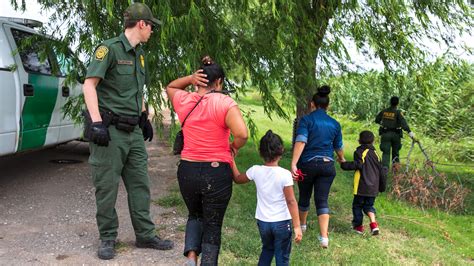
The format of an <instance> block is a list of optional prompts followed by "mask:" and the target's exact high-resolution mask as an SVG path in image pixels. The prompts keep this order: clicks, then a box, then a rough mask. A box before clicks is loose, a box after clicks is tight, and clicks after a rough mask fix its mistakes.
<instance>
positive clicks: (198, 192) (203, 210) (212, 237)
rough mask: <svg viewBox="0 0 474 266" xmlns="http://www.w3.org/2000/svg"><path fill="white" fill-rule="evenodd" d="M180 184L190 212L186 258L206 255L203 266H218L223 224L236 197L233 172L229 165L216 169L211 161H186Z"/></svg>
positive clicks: (179, 168) (202, 260) (183, 162)
mask: <svg viewBox="0 0 474 266" xmlns="http://www.w3.org/2000/svg"><path fill="white" fill-rule="evenodd" d="M215 166H216V165H215ZM178 182H179V189H180V191H181V195H182V196H183V199H184V202H185V203H186V207H187V208H188V212H189V214H188V222H187V223H186V236H185V241H184V255H185V256H187V254H188V252H190V251H195V252H196V253H197V254H198V255H199V254H200V253H201V252H202V257H201V265H217V261H218V255H219V249H220V245H221V228H222V221H223V220H224V214H225V211H226V209H227V205H228V204H229V200H230V197H231V196H232V170H231V168H230V166H229V164H228V163H219V165H218V166H216V167H214V166H212V165H211V163H210V162H189V161H183V160H182V161H181V162H180V164H179V167H178Z"/></svg>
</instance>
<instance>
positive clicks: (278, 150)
mask: <svg viewBox="0 0 474 266" xmlns="http://www.w3.org/2000/svg"><path fill="white" fill-rule="evenodd" d="M283 151H284V147H283V140H282V139H281V137H280V136H278V135H277V134H275V133H273V132H272V131H271V130H268V131H267V133H265V136H263V137H262V138H261V139H260V148H259V152H260V156H262V158H263V160H264V161H265V162H273V161H275V160H276V159H277V158H278V157H280V156H282V155H283Z"/></svg>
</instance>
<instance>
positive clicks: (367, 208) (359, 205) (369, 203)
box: [352, 195, 375, 227]
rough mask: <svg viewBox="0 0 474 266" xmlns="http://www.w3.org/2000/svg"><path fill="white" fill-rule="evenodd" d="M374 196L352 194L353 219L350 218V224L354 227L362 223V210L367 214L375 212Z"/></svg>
mask: <svg viewBox="0 0 474 266" xmlns="http://www.w3.org/2000/svg"><path fill="white" fill-rule="evenodd" d="M374 203H375V197H365V196H358V195H354V200H353V201H352V214H353V215H354V219H353V220H352V226H354V227H356V226H359V225H362V222H363V220H364V214H363V213H362V211H363V212H364V213H365V214H367V213H369V212H372V213H374V214H375V208H374Z"/></svg>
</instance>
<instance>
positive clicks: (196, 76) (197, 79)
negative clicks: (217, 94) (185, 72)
mask: <svg viewBox="0 0 474 266" xmlns="http://www.w3.org/2000/svg"><path fill="white" fill-rule="evenodd" d="M202 72H203V70H202V69H198V70H197V71H196V72H194V73H193V74H192V75H191V84H193V86H194V87H197V86H200V87H207V82H209V80H207V79H206V77H207V75H206V74H204V73H202Z"/></svg>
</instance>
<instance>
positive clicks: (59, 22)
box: [10, 0, 474, 117]
mask: <svg viewBox="0 0 474 266" xmlns="http://www.w3.org/2000/svg"><path fill="white" fill-rule="evenodd" d="M10 2H11V3H12V5H13V6H15V7H16V8H22V9H24V8H25V7H26V6H25V2H26V1H25V0H21V1H20V0H10ZM38 2H39V3H40V4H41V5H42V6H43V7H44V8H46V9H50V10H53V11H54V13H53V15H52V16H51V17H50V18H49V23H48V25H47V26H46V28H45V29H44V30H45V31H46V29H47V30H48V32H51V33H52V34H53V35H54V36H56V38H57V39H59V40H61V42H62V43H64V44H65V45H77V52H78V53H79V54H87V55H91V54H92V51H93V50H94V48H95V47H96V46H97V45H99V44H100V42H102V41H103V40H105V39H108V38H112V37H115V36H117V35H119V34H120V32H122V31H123V28H122V27H123V24H122V23H123V21H122V14H123V11H124V10H125V8H126V7H127V6H128V5H129V4H130V3H131V1H130V0H116V1H110V0H94V1H74V0H65V1H57V0H39V1H38ZM140 2H145V3H146V4H148V5H149V6H150V7H151V9H152V12H153V13H154V14H156V15H157V16H158V17H159V18H160V19H161V20H162V21H163V22H164V24H163V26H162V27H161V28H160V29H159V30H158V32H156V33H155V34H154V35H152V38H151V39H150V41H149V42H148V43H147V44H146V45H145V46H146V47H145V48H146V50H147V51H148V55H147V60H148V63H149V65H150V66H151V68H150V71H151V86H150V88H148V96H149V98H148V101H149V104H151V105H152V106H153V107H154V108H155V109H156V110H160V108H161V107H162V106H163V105H165V104H166V102H165V101H164V100H163V98H162V88H163V86H165V85H166V84H167V83H168V82H170V81H171V80H173V79H175V78H176V77H179V76H183V75H188V74H190V73H191V72H192V71H193V70H195V69H196V68H197V67H198V66H199V58H200V57H201V56H202V55H204V54H210V55H211V56H212V57H213V58H214V59H216V61H217V62H219V63H221V64H222V65H223V67H224V69H226V70H227V73H228V76H229V78H230V79H231V80H233V81H235V82H236V84H240V85H242V86H241V87H240V88H239V90H243V88H244V87H247V86H248V85H254V86H255V87H256V88H257V89H258V91H259V93H260V95H261V97H262V104H263V106H264V111H265V112H266V113H267V114H276V115H277V116H279V117H287V116H288V114H289V112H287V108H285V107H288V106H293V107H294V106H295V103H296V106H297V114H298V116H300V115H302V114H303V113H304V112H306V111H307V107H308V105H307V102H308V100H309V98H310V97H311V95H312V94H313V93H314V91H315V87H316V85H317V84H318V80H317V78H316V70H318V71H317V72H318V73H321V75H320V76H319V77H318V78H321V77H324V76H325V75H326V74H327V73H331V72H332V71H333V70H334V69H338V70H340V71H343V72H346V71H347V69H348V68H347V65H348V64H351V63H352V62H351V58H350V55H349V53H348V52H347V40H348V39H350V40H354V41H355V44H356V47H357V49H358V50H360V51H361V52H362V53H363V54H365V55H366V56H367V57H368V58H371V57H375V58H379V59H381V60H382V62H383V63H384V65H385V67H386V68H387V70H389V71H393V70H406V69H411V68H413V67H418V66H420V64H421V65H422V64H423V62H424V59H425V57H426V56H427V55H429V49H428V48H427V47H424V45H423V41H424V40H426V39H431V40H434V41H444V42H445V43H447V44H448V45H451V42H450V40H451V39H452V38H453V36H454V34H462V33H464V32H469V31H470V29H471V28H472V26H473V24H474V22H473V16H474V15H473V13H472V12H471V8H470V7H469V5H468V4H467V3H466V1H464V0H457V1H442V2H439V1H434V0H426V1H372V0H370V1H362V0H361V1H341V0H335V1H328V0H313V1H290V0H280V1H276V0H272V1H257V0H222V1H201V0H199V1H188V0H148V1H140ZM440 24H441V25H442V26H441V27H440V26H439V25H440ZM64 28H65V29H66V30H65V31H62V30H61V29H64ZM443 29H444V30H443ZM275 92H278V93H281V95H282V97H283V99H284V100H283V101H282V102H278V101H277V100H276V98H275Z"/></svg>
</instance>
